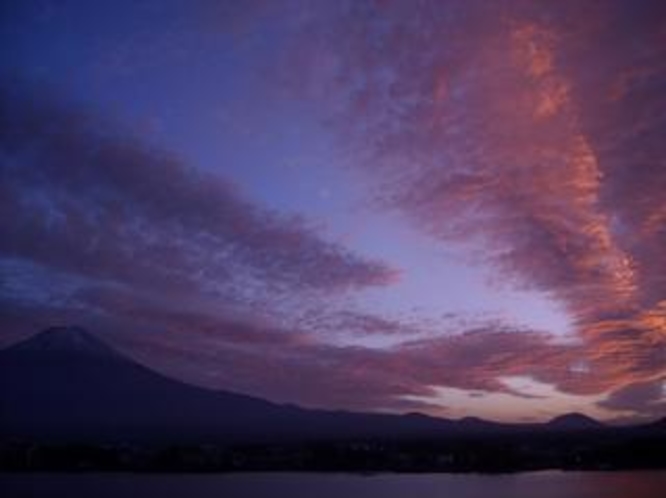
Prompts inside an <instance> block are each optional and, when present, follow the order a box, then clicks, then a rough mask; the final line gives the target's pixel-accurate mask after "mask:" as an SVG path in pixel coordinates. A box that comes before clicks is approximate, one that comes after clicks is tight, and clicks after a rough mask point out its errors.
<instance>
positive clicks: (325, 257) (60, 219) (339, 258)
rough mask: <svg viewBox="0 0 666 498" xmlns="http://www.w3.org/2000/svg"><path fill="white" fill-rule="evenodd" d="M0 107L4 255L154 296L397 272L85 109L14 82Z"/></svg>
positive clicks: (389, 276) (341, 284) (355, 279)
mask: <svg viewBox="0 0 666 498" xmlns="http://www.w3.org/2000/svg"><path fill="white" fill-rule="evenodd" d="M0 105H1V106H2V112H1V115H2V123H0V126H1V128H2V130H3V134H2V167H1V170H0V174H1V175H2V178H1V180H2V181H1V183H0V185H2V187H1V189H2V192H1V194H2V195H1V197H0V198H1V200H0V214H1V216H2V219H3V224H2V227H1V228H0V240H1V241H2V242H1V243H0V252H1V254H2V256H4V257H6V258H22V259H25V260H28V261H32V262H34V263H36V264H40V265H44V266H46V267H49V268H53V269H56V270H59V271H65V272H68V273H70V274H72V275H78V276H85V277H89V278H95V279H100V280H104V281H106V282H109V283H115V284H126V285H130V286H133V287H136V288H137V289H139V290H140V289H158V290H160V291H161V292H168V291H174V292H187V291H189V290H193V289H196V290H198V291H203V292H206V291H209V292H219V293H224V292H225V288H230V289H231V291H232V292H231V293H240V292H241V290H243V289H245V290H244V292H246V293H251V292H254V293H257V292H264V293H265V292H267V291H269V290H270V291H274V292H285V291H289V292H305V291H308V290H324V291H326V292H337V291H340V290H346V289H358V288H362V287H365V286H372V285H386V284H388V283H390V282H391V281H392V280H393V278H394V276H395V273H394V272H393V270H391V269H390V268H388V267H387V266H386V265H384V264H383V263H380V262H376V261H370V260H368V259H365V258H363V257H361V256H358V255H356V254H354V253H352V252H351V251H349V250H347V249H346V248H344V247H342V246H340V245H337V244H335V243H331V242H328V241H325V240H324V239H323V237H322V236H321V234H320V233H318V231H317V230H316V229H315V228H313V227H312V226H311V225H309V224H308V223H306V222H305V221H304V220H302V219H299V218H294V217H286V216H282V215H280V214H278V213H275V212H272V211H269V210H268V209H264V208H262V207H260V206H258V205H256V204H253V203H252V202H250V201H249V200H247V199H245V198H244V197H243V196H242V194H241V193H239V192H238V189H237V188H236V187H235V186H234V185H233V184H231V183H229V182H228V181H225V180H224V179H223V178H221V177H219V176H216V175H214V174H212V173H206V172H202V171H198V170H195V169H194V168H192V167H189V166H187V165H186V164H184V163H183V162H182V161H181V160H179V159H178V158H176V157H175V156H173V155H170V154H168V153H165V152H163V151H158V150H154V149H153V148H151V147H149V146H147V145H145V144H142V143H141V142H139V141H138V140H136V139H134V138H132V137H129V136H123V135H122V133H119V132H118V131H117V130H116V129H115V128H114V127H113V126H111V125H109V124H108V123H104V122H103V121H102V120H101V119H99V118H97V117H95V116H93V115H91V114H90V113H86V112H82V111H81V110H79V109H76V108H72V107H70V106H68V105H67V104H66V103H63V102H60V101H55V100H53V99H52V98H49V97H48V96H45V95H43V94H31V93H30V92H26V91H23V90H16V89H15V88H11V87H9V88H5V89H4V91H3V96H2V102H1V104H0ZM222 160H223V159H222Z"/></svg>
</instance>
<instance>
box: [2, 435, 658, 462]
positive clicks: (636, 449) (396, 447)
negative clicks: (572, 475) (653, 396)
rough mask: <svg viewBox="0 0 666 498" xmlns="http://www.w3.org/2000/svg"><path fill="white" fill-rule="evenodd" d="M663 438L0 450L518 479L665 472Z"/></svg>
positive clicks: (41, 455)
mask: <svg viewBox="0 0 666 498" xmlns="http://www.w3.org/2000/svg"><path fill="white" fill-rule="evenodd" d="M664 448H666V434H664V433H661V432H654V433H652V432H650V433H647V432H642V433H639V432H635V431H632V430H621V429H618V430H608V429H605V430H601V431H582V432H580V431H579V432H563V433H559V434H547V435H534V434H525V435H516V434H513V435H511V436H508V435H507V436H484V437H461V438H451V439H447V440H438V441H437V440H436V441H406V440H402V441H400V440H394V441H389V440H371V439H366V440H363V439H359V440H347V441H312V442H301V443H290V444H269V443H263V444H247V445H222V444H220V445H217V444H191V445H186V444H181V445H165V444H153V445H137V444H108V445H103V444H34V443H32V444H31V443H26V442H18V441H14V442H6V443H3V444H2V445H1V446H0V470H4V471H45V470H48V471H130V472H185V471H187V472H243V471H349V472H518V471H528V470H541V469H572V470H573V469H576V470H585V469H589V470H613V469H637V468H666V450H665V449H664Z"/></svg>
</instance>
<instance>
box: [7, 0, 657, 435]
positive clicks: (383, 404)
mask: <svg viewBox="0 0 666 498" xmlns="http://www.w3.org/2000/svg"><path fill="white" fill-rule="evenodd" d="M5 4H6V5H4V6H3V15H2V16H0V26H1V29H0V33H1V34H0V36H1V37H2V42H3V43H0V53H1V54H2V56H3V61H4V62H3V64H2V66H1V68H0V129H1V130H2V135H1V136H0V347H6V346H8V345H10V344H14V343H17V342H20V341H22V340H24V339H26V338H28V337H31V336H32V335H34V334H38V333H39V332H41V331H42V330H44V329H47V328H48V327H51V326H53V325H54V324H79V325H80V326H81V327H82V329H84V330H87V331H89V332H91V333H92V335H93V336H94V337H98V338H102V340H103V341H104V342H105V343H108V344H111V345H112V346H113V347H114V348H116V349H117V350H118V351H120V352H121V353H122V354H124V355H127V356H129V357H131V358H133V359H135V360H136V361H138V362H139V363H141V364H143V365H146V366H147V367H149V368H151V369H153V370H155V371H157V372H160V373H163V374H166V375H168V376H169V377H172V378H174V379H178V380H180V381H183V382H187V383H190V384H194V385H199V386H204V387H207V388H214V389H218V390H226V391H232V392H238V393H243V394H246V395H249V396H254V397H258V398H261V399H267V400H271V401H273V402H275V403H291V404H295V405H298V406H305V407H316V408H322V409H330V410H347V411H361V412H391V413H411V412H419V413H424V414H427V415H430V416H434V417H440V418H449V419H463V418H465V417H478V418H481V419H485V420H495V421H501V422H542V421H547V420H551V419H552V418H554V417H557V416H558V415H561V414H567V413H582V414H585V415H587V416H589V417H591V418H594V419H596V420H601V421H605V422H611V423H613V422H612V421H615V422H618V421H622V422H623V423H630V422H631V423H640V422H644V421H651V420H659V419H662V418H664V417H666V258H664V257H663V254H664V252H665V251H664V249H665V248H666V196H665V195H664V192H666V159H665V158H666V142H664V140H663V131H664V125H665V123H664V117H665V116H666V92H665V91H664V88H665V87H666V65H665V64H664V60H666V52H665V49H664V47H666V3H664V2H660V1H655V0H639V1H636V2H631V3H627V2H624V1H622V0H608V1H605V2H596V3H586V4H585V5H582V4H580V3H579V2H567V3H565V2H530V1H525V0H510V1H508V2H498V3H491V2H470V1H466V0H446V1H436V0H424V1H423V2H419V3H418V4H416V3H413V2H409V1H400V0H367V1H360V2H359V1H355V0H344V1H340V2H330V1H327V0H314V1H306V0H283V1H272V0H255V1H251V2H241V3H234V2H214V1H213V2H211V1H207V0H205V1H201V2H178V1H171V0H168V1H158V0H146V1H144V2H134V1H131V0H118V1H117V2H112V3H107V4H104V5H102V4H98V5H93V4H92V3H91V4H90V5H87V4H85V2H84V3H83V4H80V5H79V4H76V2H73V3H66V2H65V3H54V2H52V1H50V0H30V1H19V0H9V1H7V2H5Z"/></svg>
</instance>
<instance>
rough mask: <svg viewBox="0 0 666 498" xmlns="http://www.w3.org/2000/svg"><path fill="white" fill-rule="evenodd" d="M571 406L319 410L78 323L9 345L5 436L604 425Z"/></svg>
mask: <svg viewBox="0 0 666 498" xmlns="http://www.w3.org/2000/svg"><path fill="white" fill-rule="evenodd" d="M602 426H603V424H601V423H600V422H597V421H595V420H593V419H591V418H589V417H587V416H585V415H581V414H567V415H563V416H560V417H557V418H555V419H553V420H552V421H550V422H549V423H547V424H499V423H495V422H490V421H486V420H482V419H477V418H472V417H468V418H466V419H462V420H460V421H453V420H449V419H443V418H435V417H430V416H426V415H422V414H407V415H393V414H376V413H354V412H345V411H328V410H313V409H305V408H300V407H298V406H294V405H281V404H276V403H272V402H269V401H266V400H263V399H260V398H255V397H252V396H246V395H243V394H237V393H232V392H228V391H220V390H211V389H205V388H202V387H197V386H193V385H190V384H186V383H184V382H180V381H178V380H175V379H171V378H168V377H166V376H164V375H162V374H159V373H157V372H155V371H152V370H150V369H149V368H147V367H144V366H143V365H140V364H139V363H137V362H135V361H133V360H132V359H130V358H128V357H126V356H124V355H122V354H121V353H119V352H117V351H116V350H115V349H114V348H113V347H111V346H109V345H107V343H106V342H104V341H103V340H101V339H99V338H97V337H96V336H94V335H92V334H90V333H88V332H86V331H85V330H83V329H81V328H77V327H54V328H51V329H48V330H46V331H44V332H41V333H38V334H37V335H35V336H33V337H31V338H29V339H27V340H25V341H23V342H20V343H18V344H15V345H13V346H11V347H9V348H7V349H4V350H2V351H0V438H3V439H11V438H14V439H29V440H47V441H50V440H53V441H63V440H65V441H170V442H180V441H185V442H189V441H192V442H194V441H214V442H234V441H240V442H253V441H258V442H261V441H269V440H270V441H298V440H322V439H329V440H330V439H345V438H347V439H348V438H392V439H396V438H398V439H400V438H402V439H415V438H416V439H418V438H421V439H429V438H437V437H451V436H457V435H460V434H490V433H507V432H512V431H525V430H539V431H543V430H551V431H570V430H583V429H585V430H587V429H594V428H599V427H602Z"/></svg>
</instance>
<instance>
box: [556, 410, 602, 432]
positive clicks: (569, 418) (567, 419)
mask: <svg viewBox="0 0 666 498" xmlns="http://www.w3.org/2000/svg"><path fill="white" fill-rule="evenodd" d="M546 425H547V426H548V427H550V428H557V429H566V430H586V429H600V428H602V427H605V425H604V424H602V423H601V422H599V421H598V420H595V419H593V418H592V417H588V416H587V415H583V414H582V413H567V414H564V415H560V416H558V417H555V418H554V419H552V420H551V421H549V422H547V424H546Z"/></svg>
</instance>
